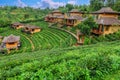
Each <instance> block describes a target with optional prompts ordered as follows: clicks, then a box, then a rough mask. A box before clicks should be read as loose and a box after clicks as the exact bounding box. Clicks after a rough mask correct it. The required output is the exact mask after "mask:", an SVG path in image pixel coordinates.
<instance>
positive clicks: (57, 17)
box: [45, 10, 64, 23]
mask: <svg viewBox="0 0 120 80" xmlns="http://www.w3.org/2000/svg"><path fill="white" fill-rule="evenodd" d="M63 19H64V14H63V13H62V12H61V11H60V10H54V11H52V12H51V13H50V14H48V15H47V16H46V17H45V21H47V22H52V23H55V22H58V23H59V22H61V21H63Z"/></svg>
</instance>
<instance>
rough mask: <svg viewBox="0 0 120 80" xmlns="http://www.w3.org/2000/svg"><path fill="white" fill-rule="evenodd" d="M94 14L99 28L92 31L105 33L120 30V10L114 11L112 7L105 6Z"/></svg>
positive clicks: (98, 33) (100, 33) (99, 33)
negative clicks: (119, 18)
mask: <svg viewBox="0 0 120 80" xmlns="http://www.w3.org/2000/svg"><path fill="white" fill-rule="evenodd" d="M92 14H93V15H94V17H95V21H96V23H97V24H98V28H97V29H93V30H92V33H94V34H97V35H105V34H110V33H114V32H117V31H118V30H120V21H119V20H118V15H119V14H120V13H119V12H116V11H113V10H112V9H111V8H110V7H104V8H102V9H100V10H98V11H96V12H93V13H92Z"/></svg>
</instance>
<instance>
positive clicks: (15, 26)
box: [11, 22, 24, 29]
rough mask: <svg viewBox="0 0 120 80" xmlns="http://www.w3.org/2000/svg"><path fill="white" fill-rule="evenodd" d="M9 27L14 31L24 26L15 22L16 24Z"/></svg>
mask: <svg viewBox="0 0 120 80" xmlns="http://www.w3.org/2000/svg"><path fill="white" fill-rule="evenodd" d="M11 27H12V28H14V29H20V28H23V27H24V25H23V24H22V23H19V22H16V23H12V24H11Z"/></svg>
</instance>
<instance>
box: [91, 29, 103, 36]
mask: <svg viewBox="0 0 120 80" xmlns="http://www.w3.org/2000/svg"><path fill="white" fill-rule="evenodd" d="M92 33H94V34H98V35H101V34H103V32H102V31H100V30H96V29H93V30H92Z"/></svg>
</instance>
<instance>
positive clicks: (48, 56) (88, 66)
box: [0, 35, 120, 80]
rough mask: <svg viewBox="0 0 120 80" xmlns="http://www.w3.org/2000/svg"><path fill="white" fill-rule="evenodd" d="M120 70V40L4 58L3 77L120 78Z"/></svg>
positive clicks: (13, 79)
mask: <svg viewBox="0 0 120 80" xmlns="http://www.w3.org/2000/svg"><path fill="white" fill-rule="evenodd" d="M36 36H37V35H36ZM23 39H24V38H23ZM26 44H27V43H26ZM119 72H120V41H114V42H105V43H104V42H103V43H99V44H94V45H86V46H80V47H69V48H59V49H51V50H40V51H34V52H23V53H20V54H13V55H9V56H1V57H0V79H1V80H6V79H7V80H119V79H120V77H119V74H120V73H119Z"/></svg>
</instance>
